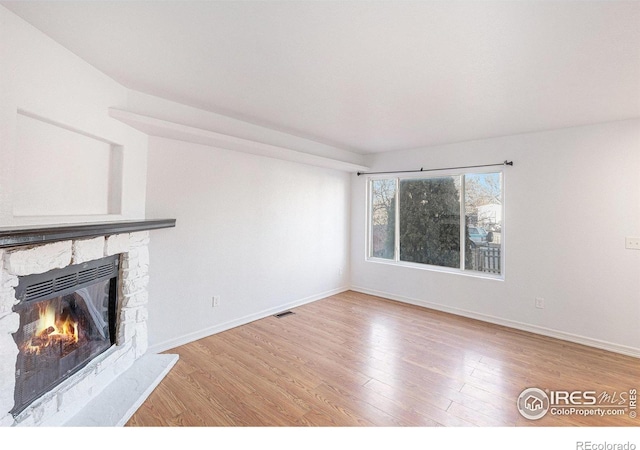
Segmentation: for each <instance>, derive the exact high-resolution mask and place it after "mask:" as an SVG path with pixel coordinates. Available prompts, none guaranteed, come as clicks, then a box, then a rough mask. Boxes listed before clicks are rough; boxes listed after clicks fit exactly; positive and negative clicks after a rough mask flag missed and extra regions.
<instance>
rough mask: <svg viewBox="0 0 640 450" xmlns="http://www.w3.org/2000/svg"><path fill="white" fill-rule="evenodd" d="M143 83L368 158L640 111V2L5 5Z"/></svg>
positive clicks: (116, 75) (128, 80)
mask: <svg viewBox="0 0 640 450" xmlns="http://www.w3.org/2000/svg"><path fill="white" fill-rule="evenodd" d="M0 3H1V4H3V5H4V6H6V7H7V8H8V9H10V10H11V11H13V12H14V13H16V14H17V15H19V16H21V17H23V18H24V19H25V20H27V21H28V22H30V23H31V24H33V25H34V26H35V27H37V28H38V29H40V30H41V31H43V32H44V33H46V34H47V35H49V36H51V37H52V38H53V39H54V40H56V41H58V42H59V43H60V44H62V45H63V46H65V47H67V48H68V49H70V50H71V51H72V52H74V53H75V54H77V55H79V56H80V57H81V58H83V59H84V60H86V61H87V62H89V63H90V64H92V65H94V66H95V67H97V68H98V69H100V70H101V71H103V72H105V73H106V74H108V75H109V76H111V77H112V78H113V79H115V80H117V81H118V82H120V83H121V84H123V85H124V86H126V87H129V88H131V89H134V90H138V91H141V92H145V93H148V94H153V95H156V96H160V97H164V98H166V99H169V100H173V101H177V102H181V103H184V104H187V105H191V106H195V107H198V108H201V109H205V110H209V111H212V112H217V113H222V114H226V115H229V116H231V117H235V118H239V119H242V120H245V121H248V122H251V123H254V124H259V125H263V126H267V127H270V128H273V129H276V130H280V131H286V132H289V133H291V134H294V135H298V136H303V137H307V138H311V139H314V140H317V141H320V142H324V143H328V144H332V145H335V146H338V147H341V148H343V149H347V150H352V151H356V152H359V153H372V152H380V151H389V150H399V149H407V148H416V147H423V146H431V145H436V144H444V143H450V142H459V141H464V140H472V139H480V138H487V137H493V136H501V135H508V134H517V133H523V132H529V131H538V130H544V129H555V128H562V127H568V126H575V125H583V124H589V123H596V122H607V121H614V120H622V119H628V118H632V117H640V2H637V1H627V2H623V1H601V2H596V1H575V0H573V1H546V0H545V1H540V0H538V1H527V0H521V1H464V2H460V1H188V0H187V1H113V0H111V1H18V2H16V1H2V2H0Z"/></svg>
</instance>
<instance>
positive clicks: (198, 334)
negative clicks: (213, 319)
mask: <svg viewBox="0 0 640 450" xmlns="http://www.w3.org/2000/svg"><path fill="white" fill-rule="evenodd" d="M348 290H349V287H340V288H337V289H332V290H330V291H326V292H322V293H320V294H316V295H312V296H310V297H306V298H303V299H300V300H295V301H293V302H289V303H285V304H282V305H279V306H276V307H274V308H270V309H267V310H264V311H260V312H257V313H254V314H249V315H247V316H244V317H239V318H237V319H234V320H231V321H228V322H225V323H221V324H218V325H214V326H212V327H208V328H205V329H202V330H198V331H194V332H192V333H189V334H186V335H184V336H180V337H177V338H174V339H169V340H166V341H164V342H160V343H159V344H154V345H150V346H149V349H148V350H147V351H148V352H149V353H161V352H165V351H167V350H170V349H172V348H175V347H179V346H181V345H184V344H188V343H189V342H193V341H197V340H198V339H202V338H205V337H207V336H211V335H212V334H216V333H220V332H222V331H226V330H230V329H231V328H235V327H237V326H240V325H245V324H247V323H250V322H253V321H255V320H259V319H263V318H265V317H268V316H272V315H274V314H277V313H279V312H282V311H284V310H287V309H291V308H295V307H297V306H302V305H304V304H307V303H311V302H315V301H317V300H321V299H323V298H326V297H330V296H332V295H336V294H340V293H341V292H345V291H348Z"/></svg>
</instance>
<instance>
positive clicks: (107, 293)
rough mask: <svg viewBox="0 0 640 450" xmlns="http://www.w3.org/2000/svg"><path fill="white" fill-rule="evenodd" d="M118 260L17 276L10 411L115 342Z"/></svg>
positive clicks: (20, 408) (46, 389)
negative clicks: (15, 348)
mask: <svg viewBox="0 0 640 450" xmlns="http://www.w3.org/2000/svg"><path fill="white" fill-rule="evenodd" d="M117 265H118V264H117V259H115V258H108V259H107V260H100V261H99V262H93V263H87V264H84V265H79V266H69V267H68V268H66V269H61V270H55V271H51V272H48V273H47V274H44V275H38V276H31V277H35V279H34V278H31V277H22V278H21V279H20V285H19V286H18V288H17V289H16V293H17V297H18V299H19V300H21V301H20V302H19V303H18V305H16V307H15V308H14V309H15V311H16V312H18V313H19V315H20V328H19V329H18V331H17V332H16V333H15V334H14V335H13V337H14V340H15V342H16V345H17V346H18V350H19V353H18V357H17V362H16V388H15V395H14V398H15V405H14V408H13V410H12V413H13V414H14V415H16V414H18V413H20V412H21V411H22V410H24V408H26V407H27V406H28V405H29V404H30V403H31V402H33V401H34V400H35V399H37V398H38V397H39V396H41V395H42V394H44V393H46V392H48V391H49V390H51V389H52V388H53V387H54V386H56V385H58V384H59V383H60V382H62V381H63V380H65V379H66V378H68V377H69V376H70V375H72V374H73V373H75V372H77V371H78V370H80V369H81V368H82V367H84V366H86V364H87V363H88V362H89V361H91V360H92V359H93V358H95V357H96V356H97V355H99V354H101V353H102V352H104V351H105V350H107V349H108V348H109V347H111V345H113V344H114V342H115V336H114V335H115V318H114V316H115V304H116V286H117ZM23 278H24V279H23ZM27 285H29V286H28V287H27ZM56 287H57V288H58V289H57V290H56Z"/></svg>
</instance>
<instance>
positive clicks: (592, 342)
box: [351, 286, 640, 358]
mask: <svg viewBox="0 0 640 450" xmlns="http://www.w3.org/2000/svg"><path fill="white" fill-rule="evenodd" d="M351 290H352V291H356V292H361V293H363V294H369V295H375V296H377V297H383V298H387V299H389V300H395V301H398V302H402V303H408V304H411V305H416V306H422V307H425V308H429V309H434V310H436V311H442V312H446V313H450V314H455V315H457V316H462V317H467V318H470V319H477V320H481V321H483V322H488V323H493V324H495V325H502V326H505V327H509V328H515V329H516V330H521V331H528V332H530V333H535V334H539V335H542V336H547V337H552V338H556V339H560V340H563V341H568V342H573V343H576V344H582V345H586V346H589V347H594V348H598V349H601V350H607V351H610V352H614V353H620V354H623V355H627V356H633V357H635V358H640V349H638V348H634V347H629V346H626V345H620V344H615V343H612V342H607V341H601V340H599V339H593V338H590V337H587V336H580V335H577V334H572V333H567V332H564V331H559V330H553V329H550V328H545V327H540V326H538V325H531V324H528V323H524V322H518V321H515V320H509V319H503V318H501V317H495V316H491V315H488V314H482V313H477V312H474V311H468V310H465V309H460V308H454V307H450V306H445V305H440V304H437V303H430V302H427V301H424V300H419V299H415V298H410V297H404V296H401V295H395V294H391V293H389V292H382V291H376V290H374V289H368V288H363V287H359V286H352V287H351Z"/></svg>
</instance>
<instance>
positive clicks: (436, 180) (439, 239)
mask: <svg viewBox="0 0 640 450" xmlns="http://www.w3.org/2000/svg"><path fill="white" fill-rule="evenodd" d="M502 198H503V192H502V173H501V172H493V173H477V174H461V175H451V176H437V177H419V178H417V177H416V178H400V177H394V178H391V177H389V178H375V179H370V180H369V199H370V203H369V250H368V256H369V259H372V260H379V261H387V262H394V263H398V264H407V265H415V264H419V265H423V266H430V267H438V268H443V269H445V270H453V271H465V272H471V273H477V272H482V273H483V274H490V275H498V276H499V275H502V260H503V251H502V242H503V239H502V228H503V226H502V217H503V201H502Z"/></svg>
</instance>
